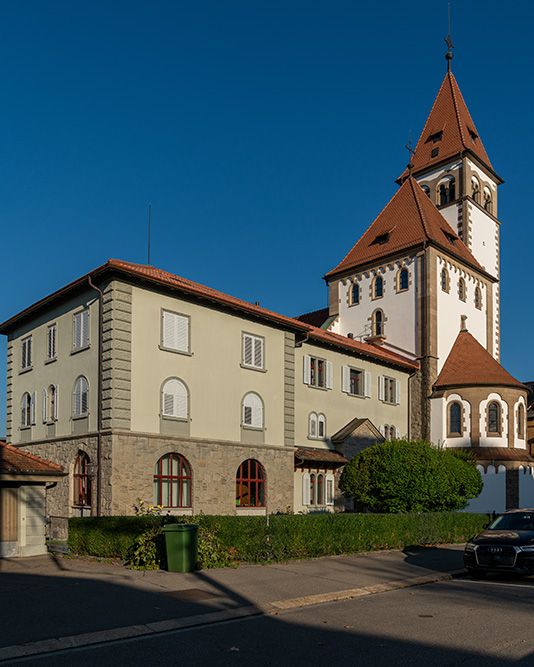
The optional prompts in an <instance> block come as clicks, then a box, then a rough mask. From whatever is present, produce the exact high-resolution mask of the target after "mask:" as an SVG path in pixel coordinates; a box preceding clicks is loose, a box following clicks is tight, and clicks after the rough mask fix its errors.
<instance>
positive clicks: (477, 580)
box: [453, 579, 534, 590]
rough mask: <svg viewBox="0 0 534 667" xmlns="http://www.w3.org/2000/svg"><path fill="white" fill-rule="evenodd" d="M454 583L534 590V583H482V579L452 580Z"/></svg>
mask: <svg viewBox="0 0 534 667" xmlns="http://www.w3.org/2000/svg"><path fill="white" fill-rule="evenodd" d="M453 581H454V582H455V583H461V584H475V585H477V584H482V586H508V587H509V588H530V589H531V590H534V582H533V583H532V584H510V583H507V582H505V581H504V582H503V581H491V579H490V580H488V581H484V579H453Z"/></svg>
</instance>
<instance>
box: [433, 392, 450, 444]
mask: <svg viewBox="0 0 534 667" xmlns="http://www.w3.org/2000/svg"><path fill="white" fill-rule="evenodd" d="M446 435H447V414H446V412H445V398H443V397H442V398H433V399H432V400H431V401H430V440H431V442H432V443H433V444H434V445H439V444H442V443H443V440H444V439H445V436H446Z"/></svg>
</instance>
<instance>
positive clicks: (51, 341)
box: [46, 324, 57, 361]
mask: <svg viewBox="0 0 534 667" xmlns="http://www.w3.org/2000/svg"><path fill="white" fill-rule="evenodd" d="M56 335H57V327H56V325H55V324H51V325H50V326H49V327H48V329H47V330H46V359H47V361H52V360H53V359H55V358H56V356H57V353H56Z"/></svg>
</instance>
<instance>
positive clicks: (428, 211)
mask: <svg viewBox="0 0 534 667" xmlns="http://www.w3.org/2000/svg"><path fill="white" fill-rule="evenodd" d="M423 243H432V244H434V245H436V246H439V247H440V248H442V249H443V250H445V252H447V253H448V254H449V255H453V256H455V257H457V258H458V259H461V260H462V261H463V262H465V263H466V264H469V265H471V266H472V267H474V268H476V269H477V270H478V271H482V272H483V273H484V274H485V275H486V272H485V270H484V269H483V268H482V266H481V265H480V264H479V263H478V262H477V260H476V259H475V258H474V256H473V255H472V254H471V252H470V251H469V250H468V248H467V246H466V245H465V243H464V242H463V241H462V240H461V239H460V238H459V237H458V234H457V233H456V232H455V231H454V230H453V229H452V227H451V226H450V225H449V223H448V222H447V221H446V220H445V218H444V217H443V216H442V215H441V213H440V212H439V211H438V209H437V208H436V206H435V205H434V203H433V202H432V201H431V200H430V198H429V197H428V196H427V195H426V194H425V193H424V192H423V190H422V189H421V187H420V185H419V184H418V183H417V181H416V180H415V179H414V178H408V179H407V180H406V181H404V183H403V184H402V185H401V187H400V188H399V189H398V190H397V192H396V193H395V194H394V195H393V197H392V198H391V199H390V201H389V202H388V204H387V205H386V207H385V208H384V209H383V210H382V212H381V213H380V214H379V216H378V218H376V220H375V221H374V222H373V223H372V224H371V226H370V227H369V228H368V229H367V231H366V232H365V233H364V234H363V236H362V237H361V238H360V240H359V241H358V242H357V243H356V245H355V246H354V247H353V248H352V250H350V252H349V253H348V254H347V255H346V256H345V258H344V259H343V261H342V262H341V263H340V264H338V266H336V268H335V269H333V270H332V271H330V272H329V273H327V274H326V275H325V279H326V280H328V279H329V278H331V277H333V276H335V275H338V274H341V273H347V272H349V271H351V270H353V269H356V268H357V267H361V266H364V265H366V264H371V263H375V262H379V261H381V260H383V259H385V258H386V257H390V256H393V255H396V254H398V253H401V252H403V251H405V250H407V249H408V248H415V247H418V246H420V245H422V244H423Z"/></svg>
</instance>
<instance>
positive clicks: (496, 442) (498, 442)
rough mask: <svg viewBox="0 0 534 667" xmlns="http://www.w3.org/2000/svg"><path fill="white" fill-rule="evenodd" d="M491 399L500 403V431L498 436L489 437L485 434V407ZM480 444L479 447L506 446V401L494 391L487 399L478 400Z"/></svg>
mask: <svg viewBox="0 0 534 667" xmlns="http://www.w3.org/2000/svg"><path fill="white" fill-rule="evenodd" d="M491 401H498V402H499V403H500V405H501V410H502V413H501V419H502V432H501V435H500V437H489V436H488V435H487V414H486V408H487V405H488V403H491ZM479 414H480V424H479V428H480V446H481V447H508V403H507V402H506V401H505V400H504V399H503V398H502V396H501V395H500V394H497V393H496V392H494V393H491V394H490V395H489V396H488V398H487V399H485V400H483V401H480V408H479Z"/></svg>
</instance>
